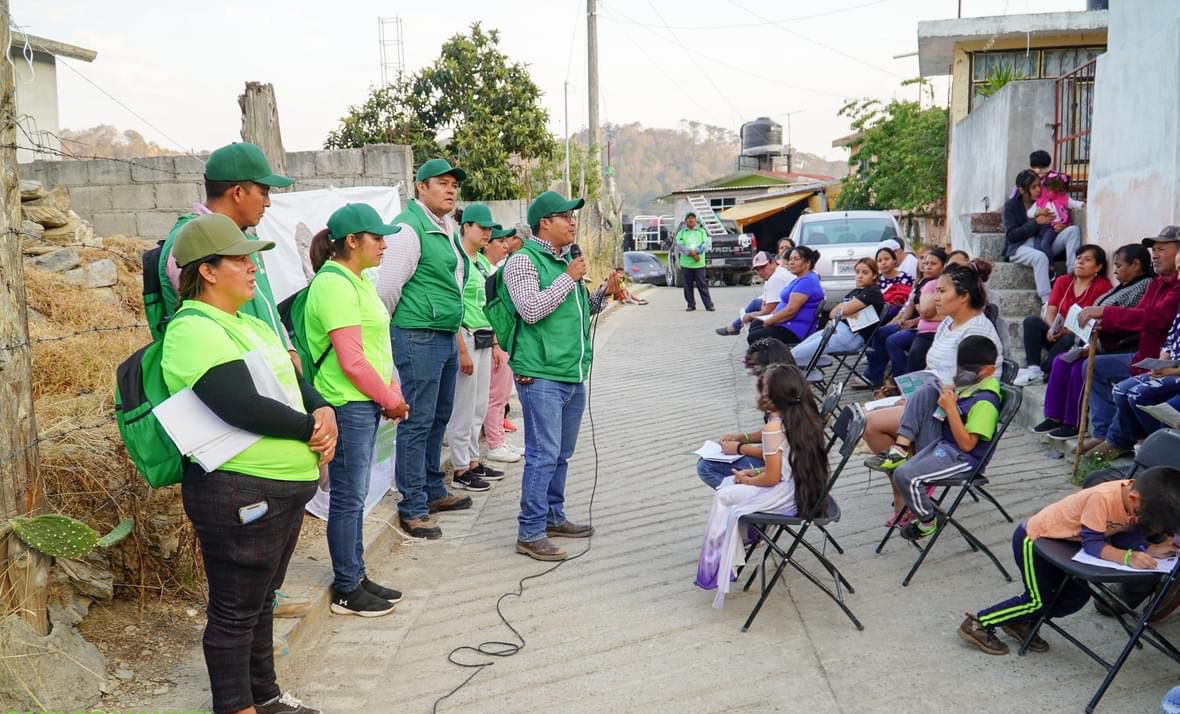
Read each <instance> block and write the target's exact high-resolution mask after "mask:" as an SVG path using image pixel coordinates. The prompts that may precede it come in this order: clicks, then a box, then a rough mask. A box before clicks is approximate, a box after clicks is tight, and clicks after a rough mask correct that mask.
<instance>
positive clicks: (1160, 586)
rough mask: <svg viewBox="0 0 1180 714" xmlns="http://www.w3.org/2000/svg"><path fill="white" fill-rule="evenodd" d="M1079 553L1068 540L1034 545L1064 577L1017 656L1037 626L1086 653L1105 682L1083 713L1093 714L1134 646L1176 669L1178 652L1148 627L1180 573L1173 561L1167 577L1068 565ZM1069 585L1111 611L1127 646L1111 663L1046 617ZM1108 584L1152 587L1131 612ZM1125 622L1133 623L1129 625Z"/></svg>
mask: <svg viewBox="0 0 1180 714" xmlns="http://www.w3.org/2000/svg"><path fill="white" fill-rule="evenodd" d="M1080 549H1081V546H1080V545H1079V544H1078V543H1075V542H1073V541H1067V540H1056V539H1053V538H1038V539H1037V540H1035V541H1033V550H1034V551H1035V552H1036V553H1037V555H1039V556H1041V557H1042V558H1044V559H1045V560H1047V561H1049V562H1050V563H1052V564H1053V566H1054V567H1056V568H1058V569H1060V570H1061V571H1062V572H1064V573H1065V575H1066V577H1065V579H1064V580H1062V581H1061V585H1059V586H1058V587H1057V590H1055V591H1054V592H1053V594H1052V595H1051V596H1050V597H1049V599H1048V600H1047V601H1046V604H1045V607H1044V609H1043V610H1042V611H1041V614H1040V616H1039V617H1037V619H1036V621H1035V622H1034V623H1033V626H1032V629H1031V630H1029V632H1028V634H1027V635H1026V636H1025V638H1024V641H1023V642H1021V643H1020V648H1019V649H1018V650H1017V654H1019V655H1024V653H1025V652H1027V651H1028V645H1029V643H1030V642H1032V638H1033V637H1035V636H1036V634H1037V631H1038V630H1040V629H1041V626H1042V625H1048V626H1049V627H1051V628H1052V629H1053V630H1054V631H1056V632H1057V634H1059V635H1061V636H1062V637H1064V638H1065V639H1067V640H1069V642H1070V643H1071V644H1073V645H1074V646H1075V647H1077V648H1078V649H1080V650H1081V651H1082V652H1084V653H1086V654H1087V655H1088V656H1089V657H1090V659H1092V660H1094V661H1095V662H1097V663H1098V664H1100V665H1102V667H1103V668H1104V669H1105V670H1106V677H1105V678H1103V680H1102V684H1100V685H1099V686H1098V691H1096V692H1094V696H1093V697H1091V698H1090V702H1089V703H1088V704H1087V705H1086V712H1087V713H1089V712H1092V711H1094V708H1095V707H1096V706H1098V701H1099V700H1100V699H1102V695H1104V694H1106V690H1107V688H1109V687H1110V684H1111V682H1113V681H1114V678H1115V676H1116V675H1118V673H1119V670H1120V669H1122V666H1123V663H1124V662H1126V661H1127V657H1128V656H1130V654H1131V650H1133V649H1135V648H1136V647H1140V648H1141V647H1142V644H1140V642H1141V641H1142V642H1146V643H1148V644H1149V645H1151V646H1152V647H1155V648H1156V649H1157V650H1159V651H1160V652H1163V653H1164V654H1166V655H1167V656H1168V657H1171V658H1172V660H1173V661H1175V662H1177V663H1178V664H1180V650H1177V649H1176V647H1175V646H1174V645H1173V644H1172V643H1171V642H1169V641H1168V639H1167V638H1166V637H1164V636H1163V635H1162V634H1160V632H1159V631H1158V630H1156V629H1155V627H1153V626H1152V625H1151V620H1152V618H1153V615H1154V614H1155V611H1156V608H1158V607H1160V603H1161V602H1162V601H1163V599H1164V595H1165V593H1167V592H1168V590H1169V589H1170V587H1171V586H1172V584H1173V583H1174V582H1175V581H1176V579H1177V574H1178V571H1180V561H1177V565H1176V566H1174V567H1173V568H1172V571H1171V572H1168V573H1157V572H1129V571H1126V570H1116V569H1114V568H1104V567H1102V566H1099V565H1086V564H1082V563H1078V562H1076V561H1075V560H1073V556H1074V554H1076V553H1077V552H1078V551H1079V550H1080ZM1070 583H1074V584H1077V585H1082V586H1083V587H1085V588H1086V589H1087V590H1088V591H1089V592H1090V595H1091V596H1092V597H1093V598H1094V599H1095V600H1097V601H1098V602H1101V603H1102V604H1103V605H1104V606H1105V607H1107V608H1110V609H1111V611H1112V612H1113V613H1114V616H1115V617H1117V618H1118V621H1119V624H1120V625H1122V626H1123V629H1124V630H1125V631H1126V633H1127V643H1126V644H1125V645H1124V646H1123V649H1122V651H1121V652H1119V655H1118V657H1116V658H1115V660H1114V662H1108V661H1107V660H1105V659H1103V658H1102V656H1100V655H1099V654H1098V653H1096V652H1095V651H1094V650H1092V649H1090V648H1089V647H1087V646H1086V645H1085V644H1084V643H1083V642H1082V641H1081V640H1079V639H1077V638H1076V637H1074V636H1073V635H1072V634H1070V633H1069V632H1066V631H1065V628H1063V627H1062V626H1061V625H1058V624H1057V623H1056V622H1054V621H1053V620H1052V619H1051V618H1050V617H1049V615H1050V613H1052V612H1053V606H1054V605H1055V604H1056V602H1057V600H1058V599H1059V598H1060V597H1061V593H1063V592H1065V588H1066V587H1067V586H1068V585H1069V584H1070ZM1113 585H1122V586H1136V587H1146V588H1154V594H1153V595H1152V596H1151V598H1149V599H1148V601H1147V604H1146V605H1145V606H1144V607H1143V609H1142V610H1136V609H1135V608H1133V607H1130V606H1129V605H1128V604H1127V603H1126V602H1124V601H1123V599H1122V598H1120V597H1119V595H1118V594H1117V593H1116V592H1115V590H1114V589H1112V587H1111V586H1113ZM1129 619H1130V620H1131V623H1132V624H1129V623H1128V620H1129Z"/></svg>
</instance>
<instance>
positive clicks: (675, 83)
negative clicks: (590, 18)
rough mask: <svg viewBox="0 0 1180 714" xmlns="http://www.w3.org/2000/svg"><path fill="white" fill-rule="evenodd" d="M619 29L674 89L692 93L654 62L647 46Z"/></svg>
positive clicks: (599, 9)
mask: <svg viewBox="0 0 1180 714" xmlns="http://www.w3.org/2000/svg"><path fill="white" fill-rule="evenodd" d="M598 14H599V15H600V16H601V15H602V5H599V6H598ZM619 29H620V30H622V31H623V34H624V35H626V36H627V40H628V41H630V43H631V45H632V46H634V47H636V48H637V49H638V50H639V51H640V52H641V53H642V54H643V56H644V57H646V58H647V61H648V62H649V63H650V64H651V66H652V67H655V68H656V69H658V70H659V71H660V74H662V75H664V77H665V78H666V79H667V80H668V81H669V82H671V83H672V84H673V85H674V86H675V87H676V89H678V90H680V93H681V95H682V96H691V95H692V93H691V92H689V91H688V90H687V89H685V88H684V87H683V86H682V85H681V84H680V82H679V81H677V79H676V77H674V76H673V75H672V74H670V73H669V72H668V70H666V69H664V68H663V67H662V66H661V65H660V64H659V63H658V62H656V60H655V58H654V57H652V56H651V55H650V54H648V52H647V48H646V47H644V46H643V43H642V42H636V41H635V38H634V37H632V36H631V33H630V32H628V31H627V30H626V28H624V27H622V26H620V27H619Z"/></svg>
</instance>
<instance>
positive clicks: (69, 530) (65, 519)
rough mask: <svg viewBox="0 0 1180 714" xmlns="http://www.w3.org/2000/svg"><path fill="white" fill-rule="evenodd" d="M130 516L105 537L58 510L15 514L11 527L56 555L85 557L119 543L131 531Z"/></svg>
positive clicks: (26, 540) (33, 544)
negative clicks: (28, 515) (27, 514)
mask: <svg viewBox="0 0 1180 714" xmlns="http://www.w3.org/2000/svg"><path fill="white" fill-rule="evenodd" d="M131 526H132V519H130V518H128V519H126V520H124V521H123V522H122V523H120V524H119V525H118V526H116V527H115V528H114V529H113V530H112V531H111V532H110V533H108V534H106V535H105V536H103V537H102V538H99V537H98V533H96V532H95V531H94V529H93V528H91V527H90V526H88V525H86V524H85V523H83V522H81V521H79V520H76V519H73V518H70V517H69V516H63V515H60V514H57V513H46V514H44V515H40V516H33V517H32V518H19V517H18V518H13V519H12V520H11V521H9V522H8V524H7V527H8V528H11V530H12V531H13V532H14V533H16V535H17V536H18V537H19V538H20V539H21V540H22V541H24V543H25V545H27V546H29V547H30V548H33V549H35V550H38V551H40V552H41V553H44V554H45V555H49V556H52V557H54V558H81V557H82V556H84V555H86V554H87V553H89V552H90V551H92V550H94V549H95V548H97V547H99V546H109V545H114V544H115V543H118V542H119V541H120V540H122V539H123V538H125V537H127V534H128V533H130V532H131Z"/></svg>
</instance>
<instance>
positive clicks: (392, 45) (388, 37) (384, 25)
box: [377, 16, 406, 86]
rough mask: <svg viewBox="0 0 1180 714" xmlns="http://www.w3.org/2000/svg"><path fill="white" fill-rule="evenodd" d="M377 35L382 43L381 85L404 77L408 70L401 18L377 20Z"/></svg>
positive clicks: (381, 18) (380, 18)
mask: <svg viewBox="0 0 1180 714" xmlns="http://www.w3.org/2000/svg"><path fill="white" fill-rule="evenodd" d="M377 35H378V38H379V40H380V43H381V84H382V85H383V86H384V85H386V84H389V83H390V82H392V81H393V80H395V79H397V78H399V77H401V76H402V74H403V73H404V72H405V70H406V53H405V42H404V40H403V39H402V19H401V18H400V17H397V16H394V17H379V18H377Z"/></svg>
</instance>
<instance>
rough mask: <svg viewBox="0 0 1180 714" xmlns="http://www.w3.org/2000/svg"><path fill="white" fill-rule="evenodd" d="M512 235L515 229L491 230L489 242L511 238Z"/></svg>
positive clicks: (514, 233)
mask: <svg viewBox="0 0 1180 714" xmlns="http://www.w3.org/2000/svg"><path fill="white" fill-rule="evenodd" d="M514 235H516V229H515V228H493V229H492V237H491V240H496V239H497V238H511V237H512V236H514Z"/></svg>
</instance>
